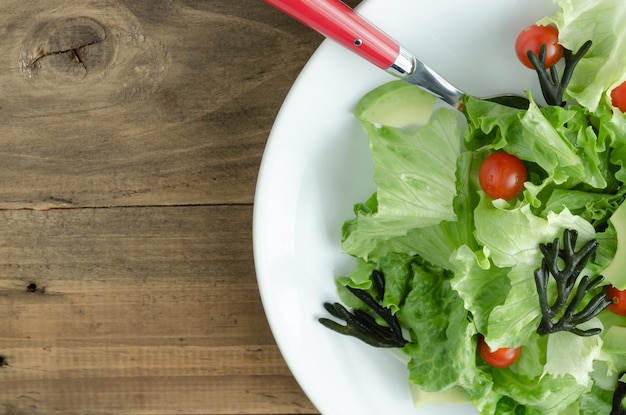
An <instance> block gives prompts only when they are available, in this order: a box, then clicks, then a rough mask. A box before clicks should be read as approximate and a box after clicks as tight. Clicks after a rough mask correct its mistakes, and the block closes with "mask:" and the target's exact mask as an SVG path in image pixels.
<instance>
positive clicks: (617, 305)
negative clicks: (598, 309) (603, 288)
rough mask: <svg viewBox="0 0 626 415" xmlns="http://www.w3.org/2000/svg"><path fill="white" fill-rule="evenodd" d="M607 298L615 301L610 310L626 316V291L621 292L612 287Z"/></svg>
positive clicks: (607, 293)
mask: <svg viewBox="0 0 626 415" xmlns="http://www.w3.org/2000/svg"><path fill="white" fill-rule="evenodd" d="M606 296H607V298H608V299H609V300H612V301H613V304H611V305H610V306H609V307H608V308H609V310H611V311H612V312H613V313H615V314H617V315H620V316H626V290H624V291H620V290H618V289H617V288H615V287H613V286H612V285H611V286H609V289H608V291H607V292H606Z"/></svg>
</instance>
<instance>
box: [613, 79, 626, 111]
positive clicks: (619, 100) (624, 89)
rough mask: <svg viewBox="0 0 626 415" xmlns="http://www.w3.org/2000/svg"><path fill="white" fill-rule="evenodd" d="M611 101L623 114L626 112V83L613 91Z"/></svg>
mask: <svg viewBox="0 0 626 415" xmlns="http://www.w3.org/2000/svg"><path fill="white" fill-rule="evenodd" d="M611 101H612V104H613V106H614V107H617V108H619V110H620V111H622V112H626V82H623V83H622V84H620V85H619V86H617V87H615V89H613V90H612V91H611Z"/></svg>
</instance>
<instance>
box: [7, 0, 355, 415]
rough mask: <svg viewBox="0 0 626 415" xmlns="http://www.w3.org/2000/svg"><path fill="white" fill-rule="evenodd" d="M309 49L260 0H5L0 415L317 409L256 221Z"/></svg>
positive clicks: (295, 26) (308, 40)
mask: <svg viewBox="0 0 626 415" xmlns="http://www.w3.org/2000/svg"><path fill="white" fill-rule="evenodd" d="M348 3H349V4H350V5H351V6H355V5H356V4H357V3H358V1H356V0H352V1H349V2H348ZM321 40H322V38H321V36H319V35H318V34H316V33H314V32H312V31H310V30H309V29H307V28H305V27H303V26H302V25H300V24H299V23H297V22H294V21H292V20H291V19H290V18H288V17H286V16H284V15H282V14H281V13H279V12H278V11H276V10H274V9H272V8H271V7H269V6H267V5H266V4H265V3H263V2H262V1H259V0H236V1H230V0H228V1H224V0H81V1H78V0H19V1H18V0H5V1H2V2H1V3H0V50H2V53H0V69H1V70H0V91H1V94H0V166H1V168H0V327H1V331H0V415H105V414H106V415H141V414H149V415H152V414H154V415H160V414H162V415H174V414H187V415H191V414H203V415H209V414H296V413H305V414H312V413H316V412H317V410H316V409H315V407H314V406H313V405H312V404H311V403H310V402H309V400H308V399H307V398H306V396H305V395H304V394H303V393H302V391H301V390H300V387H299V386H298V384H297V383H296V381H295V380H294V379H293V377H292V376H291V373H290V372H289V369H288V368H287V366H286V365H285V363H284V361H283V359H282V357H281V355H280V351H279V350H278V348H277V346H276V344H275V342H274V339H273V337H272V334H271V332H270V330H269V327H268V324H267V321H266V319H265V316H264V313H263V307H262V304H261V301H260V298H259V294H258V287H257V283H256V279H255V272H254V263H253V259H252V235H251V227H252V209H253V205H252V204H253V200H254V190H255V184H256V177H257V171H258V167H259V163H260V160H261V157H262V152H263V149H264V146H265V141H266V139H267V135H268V133H269V131H270V129H271V126H272V123H273V120H274V118H275V116H276V114H277V112H278V110H279V108H280V105H281V103H282V101H283V99H284V97H285V95H286V94H287V92H288V90H289V88H290V87H291V84H292V83H293V81H294V80H295V78H296V76H297V74H298V72H299V71H300V69H301V68H302V66H303V65H304V63H305V62H306V60H307V59H308V57H309V56H310V55H311V53H312V52H313V51H314V50H315V48H316V47H317V45H318V44H319V43H320V42H321Z"/></svg>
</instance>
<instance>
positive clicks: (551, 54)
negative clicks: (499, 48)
mask: <svg viewBox="0 0 626 415" xmlns="http://www.w3.org/2000/svg"><path fill="white" fill-rule="evenodd" d="M558 41H559V31H558V30H557V29H556V27H554V26H538V25H532V26H529V27H527V28H526V29H524V30H522V32H521V33H520V34H519V35H518V36H517V40H516V41H515V54H516V55H517V58H518V59H519V60H520V62H522V63H523V64H524V65H525V66H527V67H529V68H530V69H535V67H534V66H533V65H532V63H530V60H529V59H528V55H527V53H528V51H529V50H532V51H533V53H534V54H535V55H537V56H539V50H540V49H541V45H543V44H545V45H546V61H545V66H546V68H549V67H551V66H552V65H554V64H556V63H557V62H558V61H559V60H560V59H561V57H562V56H563V46H561V45H560V44H559V43H558Z"/></svg>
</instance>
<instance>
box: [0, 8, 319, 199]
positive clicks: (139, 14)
mask: <svg viewBox="0 0 626 415" xmlns="http://www.w3.org/2000/svg"><path fill="white" fill-rule="evenodd" d="M198 4H199V2H196V3H195V6H197V5H198ZM77 19H78V20H77ZM89 25H91V26H93V27H96V28H99V29H98V30H101V31H102V33H104V34H105V35H104V36H101V37H102V38H103V40H101V41H96V43H95V44H94V45H91V46H84V47H78V48H75V49H70V50H68V51H66V52H64V53H60V52H55V51H57V50H60V49H63V47H65V48H69V46H68V45H71V44H72V43H71V39H75V40H76V42H78V43H77V44H78V45H82V44H88V42H94V39H92V38H90V37H88V36H86V35H85V34H84V33H86V32H88V30H87V29H85V26H89ZM0 27H5V28H10V30H5V31H3V32H2V36H0V49H1V50H3V53H2V54H1V55H0V68H2V71H0V91H2V94H1V95H0V107H1V111H0V165H2V169H0V208H21V207H31V208H47V207H54V206H61V207H77V206H81V207H83V206H126V205H157V204H158V205H180V204H183V205H186V204H221V203H251V202H252V200H253V194H254V185H255V180H256V174H257V170H258V166H259V162H260V159H261V155H262V151H263V147H264V143H265V140H266V138H267V135H268V132H269V130H270V128H271V125H272V122H273V119H274V117H275V115H276V112H277V111H278V108H279V107H280V104H281V102H282V100H283V98H284V96H285V95H286V93H287V90H288V88H289V87H290V85H291V83H292V81H293V80H294V79H295V77H296V75H297V73H298V71H299V70H300V68H301V67H302V65H303V64H304V62H305V60H306V59H307V57H308V56H309V55H310V54H311V53H312V52H313V50H314V48H315V47H316V46H317V44H318V43H319V41H320V40H321V38H320V37H319V36H318V35H317V34H315V33H312V32H311V31H310V30H308V29H306V28H304V27H303V26H302V25H298V24H296V23H294V22H292V21H291V20H290V19H289V18H287V17H285V16H282V15H281V14H280V13H278V12H277V11H275V10H273V9H271V7H269V6H268V5H266V4H265V3H263V2H259V1H258V0H245V1H241V0H238V1H236V2H234V1H233V2H223V1H212V2H211V1H209V2H206V5H204V6H203V7H192V6H190V5H187V4H186V2H184V1H152V0H142V1H134V0H132V1H131V0H125V1H115V0H105V1H98V2H84V1H79V0H62V1H59V0H20V1H17V0H8V1H3V2H2V3H1V4H0ZM94 30H95V29H94ZM58 37H62V39H65V40H66V41H65V43H62V42H61V44H60V46H59V42H58V39H57V38H58ZM51 39H52V40H51ZM54 42H57V43H54ZM51 44H52V46H51ZM64 45H65V46H64ZM89 48H92V49H89ZM81 55H82V57H81ZM63 59H64V60H63ZM77 62H78V63H77ZM72 65H75V66H74V67H73V66H72Z"/></svg>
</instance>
